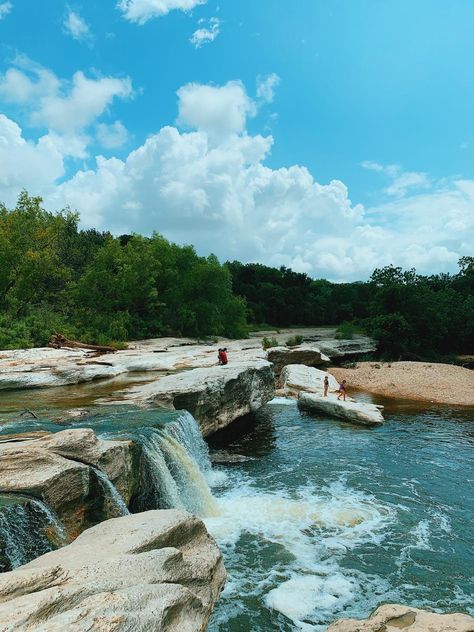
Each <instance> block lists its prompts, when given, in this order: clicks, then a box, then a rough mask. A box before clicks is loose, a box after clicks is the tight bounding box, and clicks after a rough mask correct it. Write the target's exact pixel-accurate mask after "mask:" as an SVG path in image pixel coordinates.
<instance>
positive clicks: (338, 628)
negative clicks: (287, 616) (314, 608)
mask: <svg viewBox="0 0 474 632" xmlns="http://www.w3.org/2000/svg"><path fill="white" fill-rule="evenodd" d="M400 630H404V631H405V632H473V631H474V619H473V618H472V617H470V616H469V615H467V614H460V613H455V614H437V613H434V612H427V611H426V610H419V609H418V608H410V607H409V606H401V605H398V604H387V605H385V606H380V608H377V610H376V611H375V612H374V613H373V614H372V615H371V616H370V617H369V618H368V619H365V620H363V621H358V620H356V619H341V620H340V621H336V622H335V623H333V624H332V625H330V626H329V628H328V629H327V632H399V631H400Z"/></svg>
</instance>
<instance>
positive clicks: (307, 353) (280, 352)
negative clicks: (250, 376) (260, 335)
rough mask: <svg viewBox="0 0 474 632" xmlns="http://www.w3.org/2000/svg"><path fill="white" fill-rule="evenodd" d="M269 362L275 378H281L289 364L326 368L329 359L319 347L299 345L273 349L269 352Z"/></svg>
mask: <svg viewBox="0 0 474 632" xmlns="http://www.w3.org/2000/svg"><path fill="white" fill-rule="evenodd" d="M267 360H268V361H269V362H271V363H272V364H273V368H274V371H275V377H277V378H278V377H280V373H281V372H282V369H283V367H285V366H287V365H288V364H304V365H306V366H312V367H316V366H324V365H326V364H327V363H328V362H329V358H328V357H327V356H325V355H324V354H323V353H321V350H320V349H319V347H313V346H311V345H298V346H297V347H272V348H271V349H269V350H268V351H267Z"/></svg>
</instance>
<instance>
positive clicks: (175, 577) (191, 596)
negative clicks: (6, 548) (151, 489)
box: [0, 510, 226, 632]
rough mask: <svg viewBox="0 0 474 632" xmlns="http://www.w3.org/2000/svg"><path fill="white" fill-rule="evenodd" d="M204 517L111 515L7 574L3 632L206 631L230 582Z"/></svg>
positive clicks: (0, 601)
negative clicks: (221, 593) (210, 618)
mask: <svg viewBox="0 0 474 632" xmlns="http://www.w3.org/2000/svg"><path fill="white" fill-rule="evenodd" d="M225 577H226V573H225V569H224V564H223V561H222V555H221V552H220V551H219V549H218V547H217V545H216V544H215V542H214V540H213V539H212V538H211V537H210V536H209V535H208V533H207V531H206V528H205V527H204V524H203V523H202V521H201V520H199V519H198V518H196V517H195V516H192V515H190V514H188V513H186V512H184V511H178V510H168V511H163V510H162V511H148V512H144V513H140V514H136V515H130V516H125V517H123V518H116V519H112V520H108V521H107V522H103V523H101V524H99V525H97V526H95V527H92V528H91V529H89V530H87V531H85V532H84V533H83V534H82V535H80V536H79V537H78V538H77V539H76V540H75V541H74V542H73V543H72V544H69V545H68V546H65V547H63V548H62V549H60V550H58V551H53V552H51V553H47V554H46V555H43V556H41V557H39V558H37V559H36V560H34V561H33V562H31V563H29V564H26V565H25V566H22V567H21V568H19V569H17V570H14V571H11V572H9V573H3V574H1V575H0V631H1V632H19V631H20V630H25V631H26V630H29V631H31V632H40V631H41V632H46V631H48V632H63V631H65V630H70V631H71V632H72V631H74V632H82V631H84V632H85V631H86V630H87V631H90V630H97V631H99V630H100V631H101V632H112V631H114V630H115V631H118V630H133V631H134V632H145V631H147V630H156V631H157V632H184V630H186V632H202V631H203V630H205V629H206V627H207V622H208V620H209V616H210V614H211V611H212V609H213V607H214V604H215V602H216V601H217V599H218V597H219V594H220V591H221V590H222V587H223V585H224V582H225Z"/></svg>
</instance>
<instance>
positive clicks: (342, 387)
mask: <svg viewBox="0 0 474 632" xmlns="http://www.w3.org/2000/svg"><path fill="white" fill-rule="evenodd" d="M341 397H342V399H343V400H344V401H346V380H342V382H341V383H340V384H339V395H338V396H337V399H341Z"/></svg>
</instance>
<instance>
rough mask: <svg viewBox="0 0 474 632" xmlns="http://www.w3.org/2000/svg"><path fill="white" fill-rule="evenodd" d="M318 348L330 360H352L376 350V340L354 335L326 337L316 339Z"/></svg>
mask: <svg viewBox="0 0 474 632" xmlns="http://www.w3.org/2000/svg"><path fill="white" fill-rule="evenodd" d="M317 344H318V346H319V348H320V349H321V351H322V352H323V353H325V354H326V355H328V356H329V357H330V358H331V360H338V361H339V362H340V361H341V360H354V359H356V358H359V357H361V356H364V355H370V354H372V353H374V352H375V351H377V341H376V340H374V339H373V338H369V336H362V335H355V336H354V337H353V338H350V339H346V340H344V339H338V338H328V339H326V340H318V342H317Z"/></svg>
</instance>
